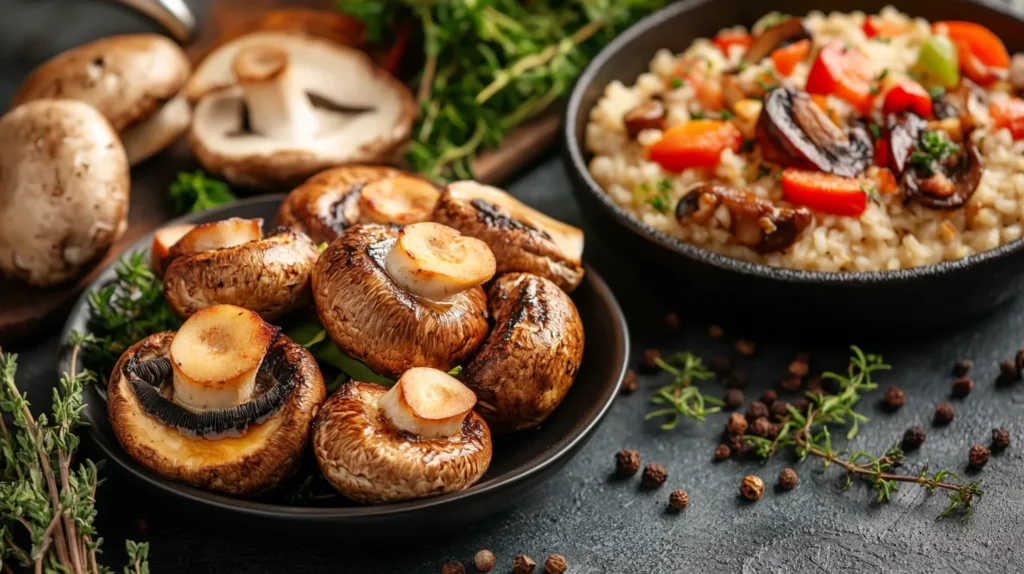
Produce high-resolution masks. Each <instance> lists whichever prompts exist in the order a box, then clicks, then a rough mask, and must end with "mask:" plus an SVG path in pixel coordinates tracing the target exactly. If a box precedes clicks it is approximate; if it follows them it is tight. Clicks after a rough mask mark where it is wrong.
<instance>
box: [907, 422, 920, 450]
mask: <svg viewBox="0 0 1024 574" xmlns="http://www.w3.org/2000/svg"><path fill="white" fill-rule="evenodd" d="M924 438H925V434H924V429H923V428H921V427H910V428H908V429H907V430H906V431H905V432H904V433H903V443H902V446H903V450H917V449H919V448H921V445H922V444H924Z"/></svg>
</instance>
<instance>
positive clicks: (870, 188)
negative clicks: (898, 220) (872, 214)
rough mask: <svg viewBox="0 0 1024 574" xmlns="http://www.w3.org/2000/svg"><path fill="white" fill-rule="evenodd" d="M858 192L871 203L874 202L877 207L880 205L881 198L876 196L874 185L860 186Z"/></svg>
mask: <svg viewBox="0 0 1024 574" xmlns="http://www.w3.org/2000/svg"><path fill="white" fill-rule="evenodd" d="M860 190H861V191H863V192H864V195H866V196H868V199H870V200H871V201H873V202H875V203H876V204H878V205H881V203H882V196H881V195H879V194H878V190H877V189H875V186H874V184H871V183H865V184H861V186H860Z"/></svg>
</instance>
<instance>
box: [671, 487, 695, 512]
mask: <svg viewBox="0 0 1024 574" xmlns="http://www.w3.org/2000/svg"><path fill="white" fill-rule="evenodd" d="M668 503H669V505H670V506H671V507H672V508H673V509H675V510H682V509H684V508H686V507H687V506H690V495H689V494H686V492H685V491H683V490H673V491H672V494H670V495H668Z"/></svg>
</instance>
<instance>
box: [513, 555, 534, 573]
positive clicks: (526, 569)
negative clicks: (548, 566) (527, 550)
mask: <svg viewBox="0 0 1024 574" xmlns="http://www.w3.org/2000/svg"><path fill="white" fill-rule="evenodd" d="M536 567H537V563H536V562H534V561H533V558H530V557H529V556H527V555H526V554H517V555H516V557H515V558H513V559H512V574H531V573H532V572H533V569H534V568H536Z"/></svg>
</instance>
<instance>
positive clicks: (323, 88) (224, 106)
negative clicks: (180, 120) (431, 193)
mask: <svg viewBox="0 0 1024 574" xmlns="http://www.w3.org/2000/svg"><path fill="white" fill-rule="evenodd" d="M218 87H219V88H218ZM187 93H188V96H189V98H190V99H192V100H193V101H197V103H196V107H195V121H193V122H192V129H191V131H190V134H189V139H190V142H191V144H192V150H193V152H195V154H196V157H197V158H198V159H199V161H200V163H202V164H203V166H204V167H205V168H206V169H207V170H208V171H210V172H212V173H215V174H218V175H221V176H223V177H224V178H225V179H227V180H229V181H231V182H232V183H237V184H242V185H249V186H253V187H261V188H269V187H277V186H283V185H297V184H298V183H300V182H301V181H302V180H304V179H306V178H308V177H309V176H311V175H313V174H315V173H317V172H319V171H321V170H324V169H326V168H329V167H334V166H337V165H342V164H347V163H355V162H387V161H390V160H392V159H393V157H392V156H393V155H394V153H395V150H396V148H397V147H398V146H399V145H400V144H401V143H403V142H404V141H405V140H406V139H407V138H408V137H409V133H410V131H411V129H412V124H413V120H414V118H415V116H416V105H415V102H414V101H413V98H412V95H411V94H410V93H409V90H408V89H407V88H406V87H405V86H404V85H403V84H402V83H401V82H399V81H398V80H396V79H395V78H394V77H392V76H391V75H389V74H388V73H387V72H385V71H383V70H381V69H379V68H377V67H376V66H375V65H374V63H373V62H372V61H371V60H370V59H369V57H368V56H366V54H364V53H362V52H360V51H359V50H356V49H354V48H350V47H347V46H341V45H339V44H335V43H333V42H330V41H328V40H324V39H322V38H316V37H312V36H306V35H303V34H299V33H281V32H257V33H253V34H249V35H246V36H242V37H240V38H236V39H235V40H232V41H230V42H228V43H226V44H224V45H222V46H220V47H218V48H217V49H215V50H214V51H213V52H212V53H211V54H210V55H209V56H208V57H207V58H206V60H204V61H203V63H202V64H200V65H199V67H198V68H197V69H196V73H195V74H194V75H193V78H192V81H191V82H190V84H189V87H188V90H187Z"/></svg>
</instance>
